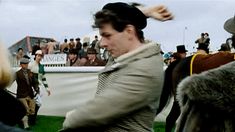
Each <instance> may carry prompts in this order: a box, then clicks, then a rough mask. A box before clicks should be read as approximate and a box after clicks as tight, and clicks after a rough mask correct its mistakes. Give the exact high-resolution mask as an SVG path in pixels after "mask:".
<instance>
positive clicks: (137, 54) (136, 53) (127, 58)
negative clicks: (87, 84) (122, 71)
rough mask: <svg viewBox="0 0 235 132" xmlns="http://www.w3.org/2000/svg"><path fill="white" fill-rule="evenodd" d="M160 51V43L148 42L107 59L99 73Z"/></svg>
mask: <svg viewBox="0 0 235 132" xmlns="http://www.w3.org/2000/svg"><path fill="white" fill-rule="evenodd" d="M160 51H161V48H160V45H159V44H157V43H153V42H150V43H146V44H143V46H141V47H139V48H137V49H135V50H133V51H131V52H128V53H126V54H124V55H121V56H119V57H118V58H116V59H114V58H111V59H109V61H108V63H107V65H106V67H105V68H104V69H103V70H101V73H102V72H108V71H113V70H116V69H119V68H121V67H124V66H125V65H127V64H128V63H130V62H132V61H136V60H139V59H142V58H147V57H150V56H153V55H157V54H160Z"/></svg>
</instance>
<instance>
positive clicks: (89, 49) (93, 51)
mask: <svg viewBox="0 0 235 132" xmlns="http://www.w3.org/2000/svg"><path fill="white" fill-rule="evenodd" d="M87 54H97V52H96V50H95V49H93V48H88V49H87Z"/></svg>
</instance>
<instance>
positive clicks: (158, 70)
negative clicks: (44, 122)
mask: <svg viewBox="0 0 235 132" xmlns="http://www.w3.org/2000/svg"><path fill="white" fill-rule="evenodd" d="M146 19H147V18H146V16H145V15H144V14H143V13H142V12H141V11H140V10H139V9H137V8H136V7H134V6H131V5H128V4H126V3H121V2H117V3H108V4H106V5H105V6H104V7H103V8H102V10H101V11H99V12H97V13H96V14H95V15H94V20H95V22H94V25H93V27H94V28H98V29H99V32H100V35H101V37H102V38H101V42H100V46H101V47H103V48H106V49H107V50H108V52H109V53H110V55H111V57H110V58H109V60H108V63H107V64H106V66H105V68H104V69H103V70H102V71H101V72H100V74H99V80H98V86H97V91H96V95H95V97H94V98H93V99H91V100H90V101H88V102H87V103H85V104H83V105H80V106H78V107H77V109H74V110H72V111H70V112H68V113H67V114H66V119H65V121H64V123H63V129H64V131H79V132H80V131H82V130H83V131H88V130H89V129H90V130H91V131H96V132H97V131H102V132H110V131H112V132H125V131H128V132H149V131H151V130H152V125H153V121H154V117H155V113H156V109H157V104H158V103H157V102H158V99H159V96H160V93H161V89H162V83H163V60H162V57H161V53H160V52H161V49H160V45H159V44H156V43H153V42H149V43H145V40H144V33H143V31H142V30H143V29H144V28H145V27H146V26H147V20H146Z"/></svg>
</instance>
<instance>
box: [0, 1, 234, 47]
mask: <svg viewBox="0 0 235 132" xmlns="http://www.w3.org/2000/svg"><path fill="white" fill-rule="evenodd" d="M116 1H117V0H0V18H1V19H0V40H1V41H2V42H3V43H4V44H5V45H6V46H7V47H9V46H10V45H12V44H14V43H16V42H17V41H19V40H20V39H22V38H24V37H25V36H38V37H50V38H55V39H56V40H58V41H63V39H64V38H65V37H66V38H68V39H69V38H76V37H81V38H82V37H84V36H86V35H89V34H90V33H91V32H93V31H94V30H93V29H92V28H91V25H92V23H93V18H92V15H93V14H94V13H95V12H97V11H98V10H100V9H101V8H102V7H103V6H104V5H105V4H106V3H108V2H116ZM119 1H124V2H139V3H142V4H145V5H146V6H151V5H154V4H164V5H166V6H167V7H168V8H169V10H170V11H171V12H173V14H174V16H175V19H174V20H172V21H168V22H159V21H155V20H152V19H149V20H148V26H147V28H146V29H145V30H144V32H145V37H146V38H148V39H151V40H154V41H156V42H158V43H160V44H161V45H162V49H163V51H176V48H175V47H176V45H180V44H185V45H186V48H187V49H188V50H189V51H195V49H193V47H196V44H195V43H194V41H195V40H196V39H197V38H198V37H200V34H201V33H202V32H208V33H209V35H210V38H211V45H210V47H211V49H212V50H217V49H219V47H220V45H221V43H223V42H225V40H226V38H228V37H230V36H231V35H230V34H229V33H227V32H226V31H225V30H224V29H223V24H224V22H225V21H226V20H227V19H228V18H231V17H233V16H234V14H235V7H234V5H235V1H234V0H134V1H133V0H119ZM184 34H185V35H184Z"/></svg>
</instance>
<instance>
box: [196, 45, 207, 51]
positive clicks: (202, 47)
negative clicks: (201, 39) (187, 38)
mask: <svg viewBox="0 0 235 132" xmlns="http://www.w3.org/2000/svg"><path fill="white" fill-rule="evenodd" d="M197 49H200V50H205V51H208V46H207V45H205V44H199V45H198V47H197Z"/></svg>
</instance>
